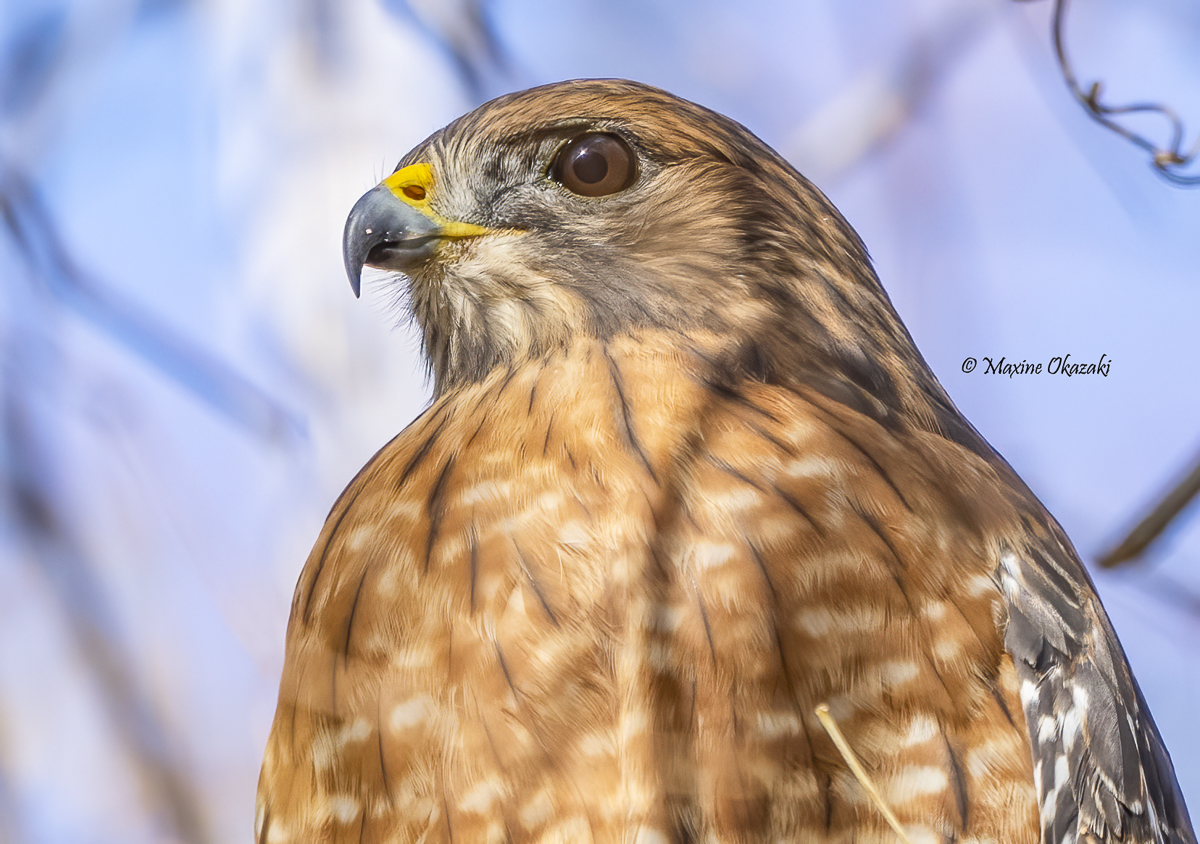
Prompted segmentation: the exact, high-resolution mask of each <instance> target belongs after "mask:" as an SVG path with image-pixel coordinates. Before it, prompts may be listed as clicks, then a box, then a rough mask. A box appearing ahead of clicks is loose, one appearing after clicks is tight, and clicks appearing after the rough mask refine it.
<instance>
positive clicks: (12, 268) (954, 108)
mask: <svg viewBox="0 0 1200 844" xmlns="http://www.w3.org/2000/svg"><path fill="white" fill-rule="evenodd" d="M1076 6H1077V8H1075V7H1073V8H1072V9H1071V16H1070V18H1069V28H1068V36H1069V40H1068V44H1069V49H1070V51H1071V55H1072V58H1073V59H1074V63H1075V66H1076V70H1077V72H1078V74H1079V76H1080V77H1081V80H1082V81H1083V82H1084V83H1089V82H1091V81H1092V80H1094V79H1097V78H1102V79H1104V80H1105V83H1106V85H1105V97H1106V99H1107V100H1109V101H1111V102H1114V103H1116V102H1126V101H1132V100H1155V101H1163V102H1166V103H1169V104H1170V105H1171V106H1173V107H1174V108H1175V109H1176V110H1177V111H1178V112H1179V113H1180V114H1181V116H1182V117H1183V118H1184V119H1185V121H1187V125H1188V127H1189V129H1190V132H1191V133H1192V134H1190V135H1189V139H1191V138H1194V137H1195V133H1196V132H1197V131H1198V130H1200V62H1198V61H1197V60H1196V56H1197V55H1200V49H1197V48H1198V46H1200V7H1198V6H1197V5H1196V4H1195V3H1194V2H1187V0H1145V1H1144V2H1140V3H1130V2H1118V0H1093V2H1088V3H1083V2H1079V3H1077V4H1076ZM1050 13H1051V3H1050V2H1049V0H1044V2H1028V3H1017V2H1012V0H915V2H910V3H905V4H897V3H890V2H884V0H803V1H802V2H784V1H783V0H778V2H767V0H742V2H739V3H728V2H715V1H714V0H691V2H688V3H686V4H685V3H678V2H666V0H643V1H642V2H634V0H579V2H575V3H571V4H564V3H558V4H547V3H540V2H533V0H496V2H491V3H479V2H474V0H442V2H437V0H420V2H418V0H412V2H409V3H405V2H401V0H388V2H384V3H380V2H375V0H346V2H340V3H339V2H334V0H300V2H283V0H255V2H240V0H205V1H204V2H201V0H192V1H191V2H188V0H139V1H138V2H135V1H134V0H128V2H121V0H104V2H100V0H93V1H92V2H83V0H79V2H65V1H64V2H54V0H6V2H5V4H4V5H3V7H2V8H0V197H2V199H3V202H4V206H3V208H2V209H0V210H3V211H4V220H3V221H0V222H5V225H6V227H5V228H0V287H2V289H3V291H4V295H3V297H2V298H0V344H3V348H2V350H0V391H2V392H0V401H2V403H3V414H2V417H0V426H2V431H3V443H2V444H0V468H2V469H3V471H4V477H5V479H6V481H7V483H6V484H5V487H4V492H3V498H2V499H0V500H2V502H3V504H4V508H3V513H2V515H0V843H3V842H12V843H13V844H17V843H18V842H19V843H20V844H25V842H38V844H41V842H47V844H49V843H50V842H73V843H74V842H84V844H87V842H97V844H99V843H100V842H166V841H180V842H186V844H193V842H197V843H198V842H210V841H211V842H217V841H238V840H242V841H248V840H250V837H251V828H252V822H253V803H254V789H255V782H256V779H257V774H258V766H259V763H260V760H261V753H262V748H263V746H264V743H265V741H266V734H267V730H268V728H269V725H270V719H271V716H272V714H273V710H274V705H275V694H276V690H277V684H278V676H279V671H280V667H281V664H282V648H283V635H284V627H285V625H286V621H287V611H288V605H289V602H290V599H291V592H292V587H293V585H294V583H295V580H296V577H297V575H298V573H299V570H300V567H301V565H302V564H303V561H304V557H305V556H306V554H307V552H308V548H309V547H310V545H311V543H312V542H313V540H314V539H315V537H316V535H317V532H318V530H319V528H320V525H321V522H322V521H323V518H324V515H325V513H326V512H327V510H328V508H329V506H330V504H331V503H332V501H333V500H334V498H335V497H336V495H337V493H338V492H339V491H340V490H341V488H342V486H344V484H345V483H346V482H347V481H348V480H349V478H350V477H351V476H352V474H353V473H354V472H355V471H356V470H357V469H358V467H359V466H360V465H361V464H362V463H363V462H365V460H366V459H367V458H368V457H369V456H370V455H371V454H372V453H374V451H375V450H376V449H377V448H378V447H379V446H380V445H382V444H383V443H384V442H385V441H386V440H387V439H389V438H390V437H391V436H392V435H394V434H395V433H396V432H397V431H398V430H399V429H400V428H401V427H403V426H404V425H405V424H406V423H407V422H408V421H409V420H410V419H411V418H412V417H413V416H415V415H416V414H417V413H419V412H420V410H421V408H422V407H423V406H424V404H425V403H426V401H427V400H428V394H429V389H428V385H427V384H426V382H425V380H424V376H423V369H422V363H421V361H420V359H419V355H418V351H417V345H416V341H415V338H414V335H413V333H412V331H411V329H410V328H409V327H408V326H407V325H406V323H405V322H404V318H403V315H402V314H401V313H400V312H399V311H398V310H397V308H396V305H395V301H396V297H395V294H394V291H392V292H389V282H388V281H387V280H386V278H384V277H383V276H382V275H379V276H371V277H369V278H368V280H367V283H366V286H365V292H364V296H363V299H362V300H361V301H355V299H354V298H353V296H352V294H351V293H350V290H349V286H348V285H347V283H346V280H345V278H344V275H343V272H342V269H341V259H340V251H339V250H340V237H341V231H342V224H343V221H344V219H345V215H346V213H347V212H348V210H349V208H350V207H351V205H352V204H353V202H354V201H355V199H357V197H358V196H359V195H360V194H361V193H362V192H364V191H365V190H367V189H368V188H370V187H371V186H372V185H373V184H375V182H376V181H378V180H379V179H380V178H381V177H382V176H383V175H385V174H386V173H388V172H390V171H391V169H392V167H393V166H394V164H395V162H396V161H397V160H398V159H399V158H400V156H401V155H402V154H403V153H404V152H406V151H407V150H408V149H409V148H410V147H412V146H413V145H415V144H416V143H417V142H419V141H420V140H421V139H422V138H424V137H425V136H426V135H428V134H429V133H431V132H433V131H435V130H436V129H438V128H439V127H440V126H442V125H444V124H445V123H446V122H448V121H449V120H451V119H453V118H454V117H456V116H457V115H459V114H461V113H462V112H464V111H466V110H468V109H469V108H471V107H473V106H474V105H476V104H477V103H478V102H480V101H481V100H482V99H483V98H487V97H490V96H492V95H495V94H499V93H502V92H504V91H506V90H511V89H515V88H522V87H527V86H529V85H533V84H539V83H543V82H549V81H553V80H558V79H564V78H571V77H580V76H623V77H630V78H635V79H640V80H642V81H645V82H649V83H652V84H656V85H659V86H662V87H665V88H667V89H669V90H671V91H673V92H675V93H677V94H679V95H682V96H685V97H688V98H689V99H693V100H696V101H698V102H700V103H703V104H705V105H708V106H710V107H713V108H715V109H717V110H719V111H723V112H725V113H727V114H729V115H730V116H732V117H734V118H736V119H737V120H739V121H741V122H742V123H744V124H745V125H746V126H748V127H749V128H751V129H752V130H753V131H754V132H755V133H756V134H758V135H760V136H761V137H762V138H764V139H765V140H766V141H767V142H768V143H770V144H771V145H773V146H774V147H775V148H776V149H778V150H780V151H781V152H782V153H783V154H785V155H786V156H788V157H789V159H790V160H791V161H792V162H793V163H795V164H796V165H797V167H798V168H799V169H800V170H801V171H802V172H805V173H806V174H807V175H809V176H810V177H811V178H812V179H813V180H814V181H816V182H817V183H818V184H819V185H820V186H821V187H822V188H823V189H824V190H825V191H826V192H827V193H828V194H829V196H830V197H831V198H832V199H833V200H834V202H835V204H837V205H838V207H839V208H840V209H841V210H842V212H843V213H844V214H845V215H846V217H847V218H848V219H849V220H850V221H851V223H852V224H853V225H854V226H855V227H856V228H857V229H858V230H859V232H860V234H862V236H863V238H864V240H865V241H866V243H867V245H868V247H869V248H870V250H871V253H872V255H873V257H874V259H875V262H876V265H877V268H878V270H879V273H880V276H881V277H882V279H883V281H884V284H885V286H886V287H887V289H888V290H889V292H890V294H891V296H892V297H893V300H894V302H895V303H896V306H897V308H898V310H899V311H900V313H901V314H902V316H903V317H904V318H905V320H906V322H907V324H908V327H909V329H910V330H911V332H912V333H913V335H914V337H915V338H916V340H917V343H918V345H919V346H920V347H921V349H922V351H923V352H924V354H925V356H926V358H927V360H928V361H929V363H930V365H931V366H932V367H933V369H934V370H935V371H936V372H937V374H938V376H939V377H940V378H941V379H942V381H943V383H944V384H945V386H946V388H947V389H948V390H949V392H950V393H951V395H952V396H953V397H954V399H955V401H956V402H957V403H958V405H959V406H960V408H961V409H962V410H963V411H964V412H965V413H966V415H967V416H968V417H969V418H970V419H971V420H972V421H973V422H974V423H975V425H976V426H977V427H979V428H980V430H981V431H982V432H983V433H984V434H985V436H987V437H988V439H989V440H990V441H991V442H992V443H993V444H994V445H995V446H996V447H997V448H998V449H999V450H1000V451H1001V452H1002V453H1003V454H1004V455H1005V456H1006V457H1007V458H1008V459H1009V461H1010V462H1012V463H1013V465H1014V466H1015V467H1016V468H1017V470H1018V471H1019V472H1020V473H1021V474H1022V475H1023V476H1024V477H1025V479H1026V480H1027V481H1028V483H1029V484H1030V485H1031V486H1032V487H1033V488H1034V490H1035V491H1036V492H1037V493H1038V494H1039V495H1040V496H1041V497H1042V499H1043V501H1045V503H1046V504H1047V506H1049V508H1050V509H1051V511H1052V512H1053V513H1054V514H1055V515H1056V516H1057V517H1058V518H1059V520H1060V521H1061V522H1062V523H1063V525H1064V526H1065V527H1066V529H1067V531H1068V532H1069V533H1070V535H1071V536H1072V538H1073V539H1074V541H1075V543H1076V545H1077V546H1078V548H1079V551H1080V553H1081V555H1082V556H1083V558H1084V559H1085V561H1088V562H1089V563H1090V562H1091V561H1092V560H1094V558H1095V557H1096V556H1097V555H1098V554H1099V553H1100V552H1101V551H1102V550H1104V549H1105V548H1106V547H1107V546H1108V545H1109V544H1110V543H1111V542H1113V541H1115V540H1116V539H1117V538H1119V537H1120V536H1121V535H1122V532H1123V530H1124V529H1126V528H1127V527H1129V526H1130V525H1131V524H1132V522H1133V521H1134V520H1135V519H1136V517H1137V515H1138V514H1139V511H1140V509H1141V508H1142V507H1144V506H1145V505H1146V503H1147V502H1149V501H1150V500H1152V499H1153V498H1154V497H1155V495H1157V494H1158V493H1159V492H1160V491H1162V490H1163V489H1164V488H1165V487H1166V486H1168V485H1169V484H1170V483H1171V482H1173V481H1174V480H1176V479H1177V477H1178V475H1179V473H1181V472H1182V471H1183V470H1184V469H1185V468H1186V466H1187V465H1188V464H1189V463H1190V462H1192V461H1193V460H1194V459H1195V458H1196V455H1197V453H1198V452H1200V339H1197V331H1196V326H1197V323H1198V322H1200V269H1198V268H1200V236H1197V232H1200V190H1195V189H1193V190H1181V189H1179V188H1175V187H1171V186H1169V185H1168V184H1167V183H1165V182H1164V181H1163V180H1162V179H1160V178H1158V177H1157V176H1156V175H1155V174H1154V173H1153V172H1152V170H1151V169H1150V167H1149V165H1148V163H1147V160H1146V156H1145V155H1144V154H1143V153H1142V152H1140V151H1139V150H1137V149H1135V148H1134V147H1132V146H1130V145H1129V144H1127V143H1126V142H1124V141H1122V140H1121V139H1119V138H1117V137H1115V136H1113V135H1112V134H1110V133H1108V132H1106V131H1104V130H1103V129H1102V128H1100V127H1099V126H1097V125H1096V124H1094V123H1093V122H1091V121H1090V120H1089V119H1088V118H1087V117H1086V116H1085V115H1084V113H1083V111H1082V110H1081V109H1080V108H1079V106H1078V105H1077V104H1076V103H1075V102H1074V101H1072V100H1071V98H1070V96H1069V94H1068V93H1067V91H1066V89H1065V87H1064V85H1063V83H1062V80H1061V77H1060V75H1059V72H1058V68H1057V66H1056V64H1055V62H1054V60H1053V53H1052V51H1051V46H1050V38H1049V21H1050ZM481 22H482V23H486V26H485V25H481ZM489 45H490V46H489ZM1136 125H1137V126H1138V127H1139V128H1141V129H1144V131H1146V132H1147V133H1152V134H1153V135H1154V136H1155V137H1156V138H1163V137H1165V128H1164V126H1163V125H1162V124H1160V123H1155V122H1153V121H1149V120H1143V121H1141V122H1138V123H1137V124H1136ZM1066 354H1070V355H1071V359H1072V360H1073V361H1075V360H1078V361H1080V362H1088V361H1093V360H1098V359H1099V358H1100V356H1101V355H1102V354H1103V355H1106V356H1107V359H1110V360H1111V362H1112V364H1111V370H1110V372H1109V375H1108V377H1106V378H1103V377H1095V376H1092V377H1077V378H1069V379H1068V378H1065V377H1062V376H1058V377H1055V376H1050V375H1046V374H1043V375H1041V376H1024V377H1021V376H1018V377H1014V378H1012V379H1009V378H1003V377H997V376H995V375H986V374H984V372H983V367H982V366H981V367H980V368H979V369H977V370H976V371H975V372H974V373H971V374H964V373H963V372H962V369H961V367H962V363H963V360H964V359H965V358H966V357H969V356H970V357H976V358H980V359H982V358H983V357H984V356H989V357H992V358H993V359H999V358H1000V357H1001V356H1004V357H1006V358H1007V359H1008V360H1009V361H1021V360H1028V361H1030V362H1043V363H1046V362H1048V361H1049V360H1050V358H1052V357H1054V356H1058V355H1066ZM1195 510H1196V508H1194V507H1193V508H1191V510H1190V511H1189V513H1190V517H1187V516H1185V518H1184V519H1182V520H1181V521H1180V523H1179V524H1178V526H1177V527H1176V528H1175V529H1174V530H1173V531H1172V532H1171V534H1170V535H1169V536H1168V537H1166V538H1165V539H1164V540H1163V541H1162V542H1160V543H1159V544H1158V545H1156V546H1155V547H1154V549H1153V550H1152V553H1151V554H1150V555H1149V557H1148V559H1147V561H1146V562H1145V563H1143V564H1142V565H1140V566H1137V567H1133V568H1130V569H1128V570H1124V571H1120V572H1117V573H1096V575H1095V576H1096V579H1097V585H1098V587H1099V589H1100V592H1101V595H1102V596H1103V598H1104V601H1105V604H1106V606H1107V607H1108V610H1109V612H1110V614H1111V616H1112V619H1113V622H1114V625H1115V627H1116V629H1117V631H1118V633H1119V635H1120V636H1121V639H1122V641H1123V643H1124V645H1125V647H1126V650H1127V651H1128V654H1129V657H1130V660H1131V662H1132V663H1133V665H1134V668H1135V670H1136V672H1137V675H1138V678H1139V680H1140V682H1141V684H1142V687H1143V690H1144V691H1145V694H1146V697H1147V699H1148V700H1149V702H1150V704H1151V707H1152V709H1153V711H1154V714H1155V717H1156V719H1157V721H1158V723H1159V726H1160V728H1161V730H1162V732H1163V734H1164V736H1165V738H1166V741H1167V744H1168V746H1169V747H1170V749H1171V750H1172V753H1173V755H1174V758H1175V761H1176V764H1177V768H1178V772H1179V777H1180V781H1181V783H1182V785H1183V787H1184V791H1185V793H1186V794H1187V795H1188V796H1189V797H1190V798H1191V802H1192V804H1193V809H1194V810H1196V811H1200V730H1197V728H1196V725H1195V724H1196V722H1195V702H1196V700H1197V699H1198V698H1200V519H1198V518H1196V512H1195Z"/></svg>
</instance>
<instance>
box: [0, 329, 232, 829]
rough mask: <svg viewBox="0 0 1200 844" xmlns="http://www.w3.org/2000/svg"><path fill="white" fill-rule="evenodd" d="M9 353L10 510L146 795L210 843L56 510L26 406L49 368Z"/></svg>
mask: <svg viewBox="0 0 1200 844" xmlns="http://www.w3.org/2000/svg"><path fill="white" fill-rule="evenodd" d="M23 339H24V340H27V341H28V342H29V344H33V345H36V344H37V343H38V341H37V340H31V339H29V338H21V337H20V336H14V337H10V338H9V340H8V342H9V343H15V342H21V341H22V340H23ZM5 358H6V359H7V360H8V361H10V362H11V361H13V360H22V361H23V362H24V364H25V365H24V366H20V367H19V368H18V366H12V369H10V371H9V372H8V373H7V376H8V377H6V378H5V381H4V394H3V396H0V400H2V401H3V408H2V409H3V417H2V418H0V426H2V427H0V436H2V437H3V442H2V444H3V458H4V460H3V464H4V469H5V470H6V474H5V477H4V482H5V488H4V490H3V492H4V497H5V499H6V501H5V504H6V505H7V506H6V507H5V510H6V512H7V515H8V517H9V518H11V519H12V521H13V523H14V526H15V527H16V528H17V531H18V532H19V536H20V537H21V539H22V540H23V541H24V544H25V545H26V547H27V549H28V552H29V556H30V558H31V559H33V560H34V561H36V563H37V564H38V566H39V569H40V571H41V573H42V574H43V576H44V577H45V579H46V581H47V583H48V584H49V585H50V587H51V589H52V591H53V594H54V596H55V598H56V599H57V604H58V606H59V607H60V609H61V610H62V618H63V621H64V624H65V625H66V628H67V630H68V631H69V633H70V635H71V640H72V642H73V644H74V646H75V647H76V648H77V649H78V650H79V652H80V653H81V655H82V656H83V660H82V662H83V664H84V665H85V666H86V667H87V669H88V670H89V671H90V672H91V675H92V678H93V680H94V682H95V683H96V686H97V689H98V691H99V693H100V694H99V697H100V698H101V700H102V701H103V702H104V705H105V708H106V709H107V713H108V716H109V718H110V720H111V721H112V723H113V725H114V728H115V730H114V731H115V734H116V737H117V739H118V741H119V742H120V743H121V744H122V745H123V746H124V747H125V748H126V750H127V752H128V755H129V758H130V760H131V761H132V763H133V766H134V769H135V770H136V771H137V773H138V775H139V779H140V780H141V784H142V786H143V790H144V792H145V794H146V795H147V797H148V798H149V799H150V802H151V803H152V804H154V805H157V807H158V808H159V810H160V811H161V812H162V813H163V814H164V815H165V816H166V820H167V821H168V822H169V824H170V826H171V829H172V832H173V833H174V834H175V835H177V836H178V838H179V840H180V841H182V842H185V844H210V842H211V840H212V839H211V837H210V835H209V833H208V830H207V828H206V826H207V825H206V824H205V822H204V815H203V812H202V811H201V809H200V801H199V797H198V795H197V794H196V792H195V790H194V788H193V786H192V784H191V782H190V780H189V777H188V776H187V774H186V773H185V768H184V766H183V764H182V763H181V762H180V761H179V760H178V759H177V758H176V755H175V753H174V751H173V748H172V745H171V742H170V740H169V738H168V730H167V728H166V726H165V725H164V724H163V723H162V720H161V719H160V718H159V716H158V714H157V712H156V708H155V706H154V705H153V702H152V700H151V697H150V695H149V694H148V693H147V692H146V690H145V689H143V688H142V687H141V686H140V685H139V683H138V680H137V677H136V675H135V673H134V671H133V670H132V662H131V660H130V659H129V657H128V654H127V652H126V649H125V648H124V647H122V644H121V642H120V636H119V635H118V632H117V630H118V627H119V625H118V624H117V622H116V620H115V617H116V613H115V612H114V610H113V608H112V606H111V605H110V603H109V601H108V599H107V597H106V593H105V590H104V588H103V585H102V584H101V582H100V580H99V578H98V577H97V575H96V573H95V571H94V570H93V567H92V565H91V564H90V562H89V561H88V559H87V556H86V554H85V553H84V551H83V549H82V547H81V546H80V544H79V543H78V542H76V541H75V539H74V538H73V536H72V535H71V533H70V530H69V528H68V527H67V521H66V520H65V519H63V518H62V517H61V516H60V514H59V512H58V510H57V509H56V502H57V501H58V500H59V499H58V498H56V497H55V496H54V495H53V492H52V489H51V483H50V474H51V473H50V471H49V466H50V461H49V460H48V459H47V458H46V457H45V455H44V451H45V446H46V440H47V437H45V436H44V435H41V434H40V433H35V431H36V430H37V426H36V424H35V421H34V419H33V416H32V413H31V411H30V407H29V398H30V394H31V392H32V390H33V389H34V388H33V387H32V384H33V383H34V379H38V378H41V377H44V376H45V374H46V373H44V372H42V371H40V370H41V367H40V366H39V365H38V363H39V361H38V354H37V352H36V351H35V352H33V353H32V354H30V353H29V352H28V351H26V353H25V354H22V355H20V356H16V355H13V354H11V349H6V350H5ZM10 366H11V363H10ZM33 370H38V371H33Z"/></svg>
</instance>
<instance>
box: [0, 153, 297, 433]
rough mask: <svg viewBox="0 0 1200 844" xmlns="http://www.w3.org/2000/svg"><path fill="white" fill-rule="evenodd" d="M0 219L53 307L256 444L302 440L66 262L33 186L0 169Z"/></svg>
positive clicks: (251, 396)
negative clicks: (182, 390) (106, 337)
mask: <svg viewBox="0 0 1200 844" xmlns="http://www.w3.org/2000/svg"><path fill="white" fill-rule="evenodd" d="M0 216H2V217H3V220H4V224H5V225H6V227H7V229H8V231H9V233H10V234H11V236H12V238H13V241H14V242H15V243H16V244H17V246H18V247H19V249H20V250H21V252H22V254H23V255H24V256H25V258H26V260H27V261H28V263H29V266H30V269H31V271H32V273H33V274H34V276H35V277H36V278H38V279H40V280H41V281H42V282H43V283H44V284H45V287H46V290H47V291H48V292H49V293H50V294H51V295H52V296H53V297H54V298H55V300H56V301H57V302H58V303H60V304H62V305H64V306H66V307H68V308H69V309H70V310H72V311H74V312H75V313H77V314H79V315H80V316H81V317H83V318H84V319H86V320H87V321H88V322H90V323H92V324H93V325H95V326H96V327H98V328H99V329H101V330H102V331H104V332H105V333H106V334H107V335H109V336H110V337H112V338H113V339H114V340H116V341H118V342H119V343H121V344H122V345H123V346H125V347H126V348H128V349H129V350H130V351H132V352H134V353H135V354H136V355H138V356H139V357H141V358H142V359H144V360H146V361H147V362H149V363H150V364H152V365H153V366H155V367H157V368H158V369H159V370H160V371H161V372H162V373H164V374H165V375H167V376H168V377H169V378H170V379H171V380H173V381H175V382H177V383H178V384H180V385H182V386H183V387H185V388H186V389H188V390H189V391H190V392H191V393H192V394H193V395H195V396H196V397H197V398H199V399H201V400H202V401H203V402H205V403H206V404H208V405H209V406H210V407H213V408H214V409H216V410H218V411H220V412H221V413H223V414H225V415H226V416H228V417H229V418H230V419H232V420H233V421H235V422H237V423H238V424H239V425H241V426H243V427H244V428H246V429H247V430H249V431H251V432H252V433H254V434H256V435H258V436H260V437H262V438H263V439H266V440H268V441H271V442H275V443H279V444H283V445H291V444H292V443H293V442H294V441H295V440H296V439H297V438H299V437H301V436H303V433H304V422H303V420H302V419H301V418H300V417H298V416H296V415H295V414H293V413H292V412H291V411H289V410H288V409H287V408H285V407H283V406H282V405H281V404H280V403H279V402H277V401H276V400H275V399H273V398H271V397H270V396H268V395H267V394H266V393H265V392H263V391H262V390H261V389H259V388H258V387H256V386H255V385H254V384H252V383H250V382H249V381H248V380H246V379H245V378H244V377H243V376H242V375H241V374H239V373H238V372H237V371H236V370H234V369H232V368H230V367H229V366H227V365H226V364H224V363H222V362H221V361H219V360H217V359H216V358H214V357H213V356H212V355H211V354H209V353H208V352H207V351H205V350H204V349H202V348H200V347H199V346H197V345H195V344H193V343H190V342H188V341H187V340H185V339H183V338H181V337H180V336H179V335H178V334H177V333H176V332H173V331H171V330H169V329H167V328H166V327H165V326H163V325H161V324H160V323H159V322H158V321H157V320H155V319H154V318H153V317H151V316H150V315H148V314H147V313H145V312H144V311H143V310H142V309H141V308H139V307H138V306H137V305H135V304H134V303H133V302H131V301H129V300H127V299H124V298H123V297H121V296H119V295H118V294H117V293H115V292H113V291H111V290H107V289H105V287H104V285H102V284H101V283H100V282H98V281H97V280H96V279H94V278H92V277H90V276H89V275H88V274H87V273H86V272H85V271H84V270H83V269H82V268H81V267H80V266H79V265H78V264H77V263H76V262H75V261H74V260H72V258H71V256H70V254H69V253H68V251H67V249H66V246H65V245H64V244H63V242H62V239H61V237H60V236H59V233H58V229H57V227H56V225H55V223H54V220H53V219H52V218H51V216H50V214H49V213H48V212H47V210H46V208H45V206H44V205H43V204H42V202H41V200H40V198H39V196H38V195H37V191H36V189H35V188H34V187H33V185H32V184H30V182H29V181H28V180H27V179H25V178H24V177H22V176H21V175H20V174H18V173H16V172H14V171H12V170H9V171H7V172H0Z"/></svg>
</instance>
